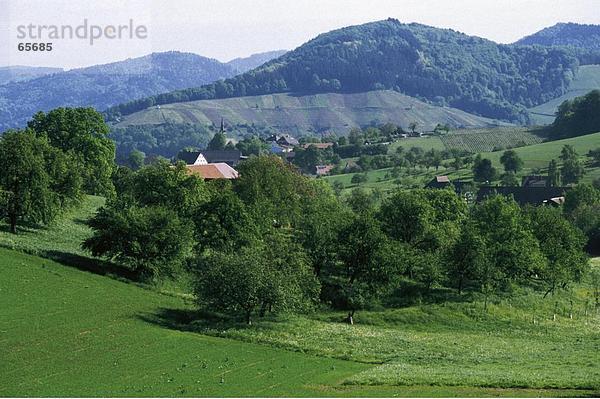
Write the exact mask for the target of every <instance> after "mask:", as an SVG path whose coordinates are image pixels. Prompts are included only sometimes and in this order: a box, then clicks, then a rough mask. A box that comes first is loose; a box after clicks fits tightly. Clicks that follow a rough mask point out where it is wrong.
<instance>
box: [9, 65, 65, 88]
mask: <svg viewBox="0 0 600 399" xmlns="http://www.w3.org/2000/svg"><path fill="white" fill-rule="evenodd" d="M59 72H63V70H62V69H61V68H45V67H30V66H21V65H13V66H4V67H0V85H3V84H6V83H9V82H23V81H26V80H31V79H35V78H38V77H40V76H44V75H50V74H52V73H59Z"/></svg>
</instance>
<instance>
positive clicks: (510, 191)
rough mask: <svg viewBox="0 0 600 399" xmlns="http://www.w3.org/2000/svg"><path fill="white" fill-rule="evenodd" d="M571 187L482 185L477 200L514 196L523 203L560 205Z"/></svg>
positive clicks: (519, 202)
mask: <svg viewBox="0 0 600 399" xmlns="http://www.w3.org/2000/svg"><path fill="white" fill-rule="evenodd" d="M570 189H571V188H570V187H481V188H480V189H479V191H478V192H477V202H480V201H483V200H485V199H486V198H488V197H492V196H494V195H504V196H506V197H512V198H514V200H515V201H516V202H517V203H518V204H519V205H521V206H523V205H553V206H556V205H560V204H562V203H563V202H564V197H565V193H566V192H567V191H568V190H570Z"/></svg>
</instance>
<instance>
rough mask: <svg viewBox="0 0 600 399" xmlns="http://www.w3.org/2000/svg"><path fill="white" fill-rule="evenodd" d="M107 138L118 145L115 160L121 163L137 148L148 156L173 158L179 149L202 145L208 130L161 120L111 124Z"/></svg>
mask: <svg viewBox="0 0 600 399" xmlns="http://www.w3.org/2000/svg"><path fill="white" fill-rule="evenodd" d="M109 137H110V138H111V139H112V140H113V141H114V142H115V145H116V147H117V160H118V161H119V163H121V164H124V163H126V161H127V158H128V156H129V154H130V153H132V152H133V151H136V150H137V151H141V152H143V153H144V154H146V156H147V157H148V158H155V157H158V156H162V157H165V158H172V157H174V156H175V155H177V153H178V152H179V151H180V150H181V149H182V148H204V147H205V146H206V145H207V143H208V141H209V137H210V131H209V129H207V128H206V127H205V126H203V125H192V124H188V123H161V124H157V125H129V126H125V127H113V128H112V129H111V132H110V135H109Z"/></svg>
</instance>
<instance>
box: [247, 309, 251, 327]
mask: <svg viewBox="0 0 600 399" xmlns="http://www.w3.org/2000/svg"><path fill="white" fill-rule="evenodd" d="M251 314H252V311H250V310H247V311H246V324H248V325H249V326H250V325H252V319H251V318H250V315H251Z"/></svg>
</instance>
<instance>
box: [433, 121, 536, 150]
mask: <svg viewBox="0 0 600 399" xmlns="http://www.w3.org/2000/svg"><path fill="white" fill-rule="evenodd" d="M441 140H442V143H444V146H446V148H447V149H449V150H450V149H458V150H463V151H469V152H472V153H479V152H491V151H498V150H503V149H508V148H515V147H524V146H527V145H533V144H539V143H541V142H543V141H544V138H543V137H542V136H540V135H538V134H535V133H534V131H533V130H532V129H530V128H526V127H496V128H486V129H466V130H456V131H454V132H452V133H450V134H447V135H444V136H441Z"/></svg>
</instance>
